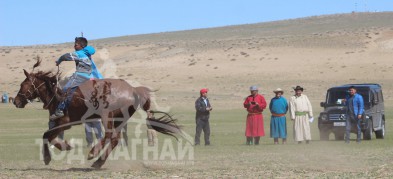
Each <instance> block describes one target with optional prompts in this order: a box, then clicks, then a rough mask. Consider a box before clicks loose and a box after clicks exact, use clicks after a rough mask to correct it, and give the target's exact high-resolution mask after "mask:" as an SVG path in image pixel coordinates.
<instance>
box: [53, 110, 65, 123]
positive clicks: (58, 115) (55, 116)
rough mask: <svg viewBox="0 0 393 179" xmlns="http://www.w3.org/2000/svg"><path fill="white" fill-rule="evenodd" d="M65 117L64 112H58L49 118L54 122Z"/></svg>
mask: <svg viewBox="0 0 393 179" xmlns="http://www.w3.org/2000/svg"><path fill="white" fill-rule="evenodd" d="M63 116H64V112H63V111H62V110H56V112H55V113H54V114H52V115H51V116H49V120H51V121H53V120H56V119H59V118H61V117H63Z"/></svg>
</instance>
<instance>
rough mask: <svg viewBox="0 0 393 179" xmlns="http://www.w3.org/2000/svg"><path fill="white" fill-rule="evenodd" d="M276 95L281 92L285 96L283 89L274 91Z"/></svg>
mask: <svg viewBox="0 0 393 179" xmlns="http://www.w3.org/2000/svg"><path fill="white" fill-rule="evenodd" d="M273 92H274V93H278V92H281V93H283V94H284V90H282V89H281V88H277V89H276V90H274V91H273Z"/></svg>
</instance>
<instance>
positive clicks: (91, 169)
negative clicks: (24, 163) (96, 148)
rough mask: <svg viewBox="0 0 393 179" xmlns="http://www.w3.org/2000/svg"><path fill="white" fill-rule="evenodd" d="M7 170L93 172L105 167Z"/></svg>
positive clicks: (11, 169)
mask: <svg viewBox="0 0 393 179" xmlns="http://www.w3.org/2000/svg"><path fill="white" fill-rule="evenodd" d="M4 170H9V171H49V172H59V173H61V172H93V171H102V170H106V169H95V168H69V169H53V168H25V169H22V168H4Z"/></svg>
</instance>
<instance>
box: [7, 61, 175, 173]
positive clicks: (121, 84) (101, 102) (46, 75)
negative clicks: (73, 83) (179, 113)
mask: <svg viewBox="0 0 393 179" xmlns="http://www.w3.org/2000/svg"><path fill="white" fill-rule="evenodd" d="M39 63H40V62H39V61H38V62H37V63H36V64H35V65H34V67H33V71H34V68H35V67H37V66H38V65H39ZM23 71H24V74H25V76H26V79H25V80H24V81H23V82H22V83H21V88H20V90H19V92H18V95H17V96H16V97H15V100H14V104H15V106H16V107H17V108H24V107H25V105H26V104H27V103H28V101H29V100H32V99H35V98H39V99H40V100H41V101H42V102H43V103H44V106H43V108H44V109H47V110H49V115H52V114H53V113H54V112H55V110H56V107H57V105H58V104H59V102H60V101H61V98H62V96H64V94H62V92H61V90H60V89H59V88H58V87H57V82H58V79H57V78H56V77H57V76H56V75H53V74H52V73H51V72H42V71H39V72H37V73H28V72H27V71H26V70H23ZM150 93H151V90H149V89H148V88H146V87H136V88H135V87H132V86H131V85H129V84H128V83H127V82H126V81H124V80H121V79H104V80H89V81H86V82H85V83H83V84H82V85H80V86H79V87H78V88H77V89H76V90H75V92H74V95H73V98H72V101H71V103H70V104H69V107H68V111H65V116H64V117H62V118H60V119H56V120H55V122H56V126H55V127H54V128H52V129H50V130H48V131H46V132H45V133H44V135H43V140H44V146H43V155H44V162H45V164H46V165H48V164H49V162H50V161H51V155H50V152H49V143H51V144H53V145H54V146H55V147H56V148H58V149H59V150H62V151H64V150H71V146H70V145H69V144H68V143H67V141H60V140H59V139H58V138H56V136H57V135H58V134H59V133H60V132H62V131H64V130H67V129H70V128H71V126H72V125H77V124H81V123H83V122H86V121H88V120H97V118H101V119H102V120H101V121H102V124H103V126H104V127H105V137H104V138H103V139H102V140H101V141H100V142H99V143H98V144H97V145H95V146H94V147H93V148H92V149H91V150H90V152H89V154H88V158H87V159H88V160H91V159H93V158H95V157H98V156H99V154H100V152H101V150H104V152H103V153H102V155H101V156H100V157H98V159H97V160H96V161H95V162H94V163H93V165H92V167H94V168H101V166H102V165H103V164H104V163H105V161H106V159H107V158H108V156H109V154H110V153H111V151H112V150H113V149H114V148H115V147H116V146H117V144H118V141H119V138H120V130H121V128H123V126H124V125H125V124H126V123H127V120H128V119H129V118H130V117H131V116H132V115H133V114H134V112H135V111H136V110H137V109H138V108H139V107H141V108H142V109H143V110H144V111H146V112H147V115H148V118H147V120H148V121H149V124H151V125H152V127H153V128H154V129H155V130H156V131H158V132H161V133H163V134H166V135H171V136H173V137H175V136H174V134H177V133H181V130H180V127H179V126H178V125H177V124H176V123H175V122H176V120H175V119H173V118H172V117H171V116H170V115H168V114H167V113H163V112H159V111H149V109H150V102H151V101H150ZM152 113H161V114H164V115H163V116H162V117H160V118H154V117H152V115H151V114H152ZM175 138H176V137H175ZM176 139H177V138H176ZM106 144H108V145H109V146H108V147H107V148H105V145H106Z"/></svg>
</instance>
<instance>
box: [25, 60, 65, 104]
mask: <svg viewBox="0 0 393 179" xmlns="http://www.w3.org/2000/svg"><path fill="white" fill-rule="evenodd" d="M59 71H60V70H59V67H58V71H57V74H56V88H55V92H54V94H53V96H52V98H51V99H50V100H49V102H48V104H47V105H45V106H44V108H47V107H48V106H49V105H50V103H51V102H52V101H53V99H54V98H55V96H56V94H57V87H59ZM30 79H31V78H30ZM32 79H33V80H32V82H31V85H32V86H33V88H34V89H33V92H31V91H30V88H29V89H28V90H27V92H25V93H18V94H19V95H21V96H23V97H24V98H25V99H26V101H27V102H28V103H30V104H32V102H31V101H30V100H29V98H30V97H32V96H33V94H34V92H36V93H39V91H38V89H39V88H40V87H41V86H42V85H44V84H45V82H42V83H41V84H40V85H38V86H37V87H36V86H35V84H34V82H35V80H36V78H32ZM26 93H29V94H28V95H26Z"/></svg>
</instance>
